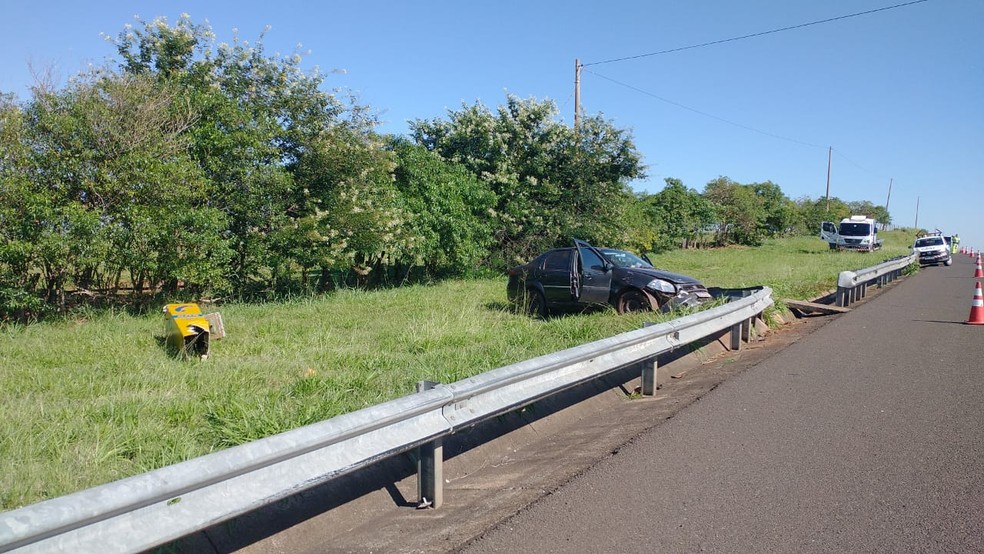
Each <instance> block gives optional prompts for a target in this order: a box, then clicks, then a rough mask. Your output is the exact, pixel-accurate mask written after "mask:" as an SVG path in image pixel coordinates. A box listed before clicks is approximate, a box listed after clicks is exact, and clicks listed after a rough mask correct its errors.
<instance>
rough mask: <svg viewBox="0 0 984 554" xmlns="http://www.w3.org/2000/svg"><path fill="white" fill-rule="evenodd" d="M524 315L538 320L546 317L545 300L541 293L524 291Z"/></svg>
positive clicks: (531, 290) (532, 290) (533, 290)
mask: <svg viewBox="0 0 984 554" xmlns="http://www.w3.org/2000/svg"><path fill="white" fill-rule="evenodd" d="M526 313H527V314H529V315H531V316H533V317H537V318H540V319H544V318H545V317H547V300H546V299H545V298H544V297H543V293H542V292H540V291H538V290H536V289H530V290H528V291H526Z"/></svg>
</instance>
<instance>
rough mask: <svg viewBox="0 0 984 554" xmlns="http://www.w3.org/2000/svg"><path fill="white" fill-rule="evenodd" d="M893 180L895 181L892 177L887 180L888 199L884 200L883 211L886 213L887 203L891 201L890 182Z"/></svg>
mask: <svg viewBox="0 0 984 554" xmlns="http://www.w3.org/2000/svg"><path fill="white" fill-rule="evenodd" d="M894 180H895V178H894V177H893V178H891V179H889V180H888V199H887V200H885V211H886V212H887V211H888V203H889V202H891V200H892V181H894Z"/></svg>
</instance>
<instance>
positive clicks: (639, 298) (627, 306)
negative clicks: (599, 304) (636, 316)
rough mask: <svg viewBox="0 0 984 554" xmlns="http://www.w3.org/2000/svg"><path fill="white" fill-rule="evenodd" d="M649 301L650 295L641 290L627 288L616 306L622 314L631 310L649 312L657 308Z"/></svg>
mask: <svg viewBox="0 0 984 554" xmlns="http://www.w3.org/2000/svg"><path fill="white" fill-rule="evenodd" d="M655 307H656V306H653V305H652V304H650V302H649V297H647V296H646V295H645V293H643V292H642V291H640V290H635V289H632V290H627V291H625V292H623V293H622V294H620V295H619V297H618V302H617V303H616V305H615V308H616V309H617V310H618V313H620V314H627V313H630V312H648V311H651V310H653V309H654V308H655Z"/></svg>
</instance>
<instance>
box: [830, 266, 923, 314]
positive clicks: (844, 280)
mask: <svg viewBox="0 0 984 554" xmlns="http://www.w3.org/2000/svg"><path fill="white" fill-rule="evenodd" d="M915 261H916V255H915V254H910V255H908V256H902V257H899V258H894V259H891V260H888V261H886V262H882V263H880V264H878V265H876V266H872V267H867V268H864V269H858V270H855V271H841V272H840V275H838V276H837V305H838V306H841V307H847V306H849V305H851V303H853V302H857V301H858V300H861V299H862V298H864V297H865V296H866V295H867V293H868V285H870V284H872V283H877V285H878V287H879V288H881V287H883V286H884V285H886V284H888V283H890V282H892V281H894V280H895V279H898V278H899V277H901V276H902V272H903V271H904V270H905V268H907V267H909V265H911V264H912V263H914V262H915Z"/></svg>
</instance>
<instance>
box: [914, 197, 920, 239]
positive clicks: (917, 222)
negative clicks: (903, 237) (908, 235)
mask: <svg viewBox="0 0 984 554" xmlns="http://www.w3.org/2000/svg"><path fill="white" fill-rule="evenodd" d="M913 227H915V228H916V231H918V230H919V197H918V196H917V197H916V224H915V225H913Z"/></svg>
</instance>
